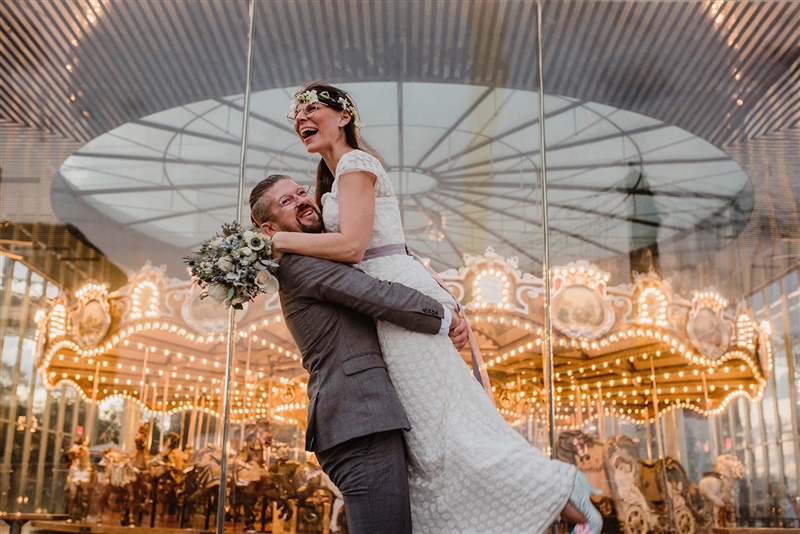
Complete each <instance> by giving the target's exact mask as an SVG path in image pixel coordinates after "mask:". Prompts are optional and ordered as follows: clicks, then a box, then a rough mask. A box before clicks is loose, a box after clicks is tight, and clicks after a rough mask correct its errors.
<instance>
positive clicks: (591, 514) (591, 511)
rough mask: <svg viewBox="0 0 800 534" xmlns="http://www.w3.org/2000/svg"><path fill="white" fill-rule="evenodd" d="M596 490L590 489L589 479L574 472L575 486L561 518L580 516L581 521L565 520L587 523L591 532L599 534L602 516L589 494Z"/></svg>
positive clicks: (578, 472)
mask: <svg viewBox="0 0 800 534" xmlns="http://www.w3.org/2000/svg"><path fill="white" fill-rule="evenodd" d="M596 492H597V490H595V489H594V488H592V485H591V484H590V483H589V479H587V478H586V475H584V474H583V473H581V472H580V471H576V472H575V484H574V486H573V487H572V494H571V495H570V496H569V501H568V502H567V505H566V506H565V507H564V510H563V511H562V512H561V514H562V517H564V514H565V513H566V514H570V515H576V516H577V515H580V516H581V517H582V518H583V521H572V520H569V519H567V521H569V522H570V523H588V524H589V527H590V528H591V530H592V532H595V533H596V534H599V533H600V530H601V529H602V528H603V516H601V515H600V512H598V511H597V508H595V507H594V504H592V500H591V498H590V497H591V494H592V493H596ZM565 519H566V518H565Z"/></svg>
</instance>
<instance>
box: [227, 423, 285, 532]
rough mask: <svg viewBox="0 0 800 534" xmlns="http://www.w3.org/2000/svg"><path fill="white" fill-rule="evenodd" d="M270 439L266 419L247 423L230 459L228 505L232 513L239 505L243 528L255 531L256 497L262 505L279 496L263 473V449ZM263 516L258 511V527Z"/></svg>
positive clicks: (264, 466)
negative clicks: (231, 460) (232, 457)
mask: <svg viewBox="0 0 800 534" xmlns="http://www.w3.org/2000/svg"><path fill="white" fill-rule="evenodd" d="M271 442H272V435H271V434H270V432H269V424H268V423H259V424H251V425H247V427H246V429H245V437H244V440H243V443H242V449H241V450H240V451H239V454H237V455H236V458H235V459H234V461H233V469H232V477H231V478H232V480H233V484H232V492H231V501H232V503H231V504H232V506H231V508H232V509H233V510H234V516H235V515H236V514H237V513H238V508H239V505H241V506H242V508H243V510H244V513H243V517H244V523H245V532H255V516H256V505H257V504H258V503H259V501H261V503H262V508H266V506H267V502H269V501H270V500H279V501H280V500H281V499H280V492H279V491H277V488H272V487H270V484H269V480H268V476H267V469H266V454H265V452H266V451H267V448H268V447H269V444H270V443H271ZM270 497H272V499H270ZM265 516H266V514H265V513H264V512H263V511H262V530H263V526H264V525H265V523H266V520H265Z"/></svg>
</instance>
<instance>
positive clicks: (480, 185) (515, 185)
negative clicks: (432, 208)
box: [443, 166, 736, 202]
mask: <svg viewBox="0 0 800 534" xmlns="http://www.w3.org/2000/svg"><path fill="white" fill-rule="evenodd" d="M548 168H550V167H549V166H548ZM476 176H485V173H480V174H478V175H476ZM443 187H444V186H443ZM461 187H463V188H467V189H488V188H506V189H512V190H513V189H519V182H469V183H466V184H464V185H463V186H461ZM447 188H448V189H454V190H457V189H460V188H459V187H454V186H450V185H448V187H447ZM547 188H548V189H552V190H557V191H581V192H586V193H618V194H621V195H632V194H636V195H645V194H646V195H647V196H653V197H674V198H682V199H685V198H701V199H712V200H724V201H726V202H732V201H734V200H735V199H736V195H721V194H719V193H712V192H707V191H664V190H659V191H653V190H650V191H648V192H647V193H643V192H642V190H641V189H633V188H627V187H597V186H590V185H565V184H558V183H554V184H550V183H548V184H547Z"/></svg>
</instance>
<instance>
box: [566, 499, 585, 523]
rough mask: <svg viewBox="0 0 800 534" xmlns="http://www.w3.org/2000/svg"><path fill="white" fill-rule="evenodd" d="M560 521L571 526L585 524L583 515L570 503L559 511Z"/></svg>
mask: <svg viewBox="0 0 800 534" xmlns="http://www.w3.org/2000/svg"><path fill="white" fill-rule="evenodd" d="M561 519H563V520H564V521H566V522H567V523H572V524H578V523H586V518H585V517H584V515H583V514H582V513H581V512H580V510H578V509H577V508H575V506H574V505H573V504H572V503H571V502H567V505H566V506H565V507H564V509H563V510H561Z"/></svg>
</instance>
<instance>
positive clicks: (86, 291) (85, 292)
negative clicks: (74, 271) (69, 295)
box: [75, 284, 108, 300]
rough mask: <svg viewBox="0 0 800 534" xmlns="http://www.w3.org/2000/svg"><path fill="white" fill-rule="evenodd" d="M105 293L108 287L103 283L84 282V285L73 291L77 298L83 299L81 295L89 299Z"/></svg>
mask: <svg viewBox="0 0 800 534" xmlns="http://www.w3.org/2000/svg"><path fill="white" fill-rule="evenodd" d="M107 294H108V288H107V287H106V285H105V284H84V286H83V287H82V288H80V289H79V290H78V291H77V292H76V293H75V297H76V298H77V299H78V300H83V297H84V296H86V297H88V299H90V300H91V299H92V298H93V297H94V298H97V297H100V296H103V295H107Z"/></svg>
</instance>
